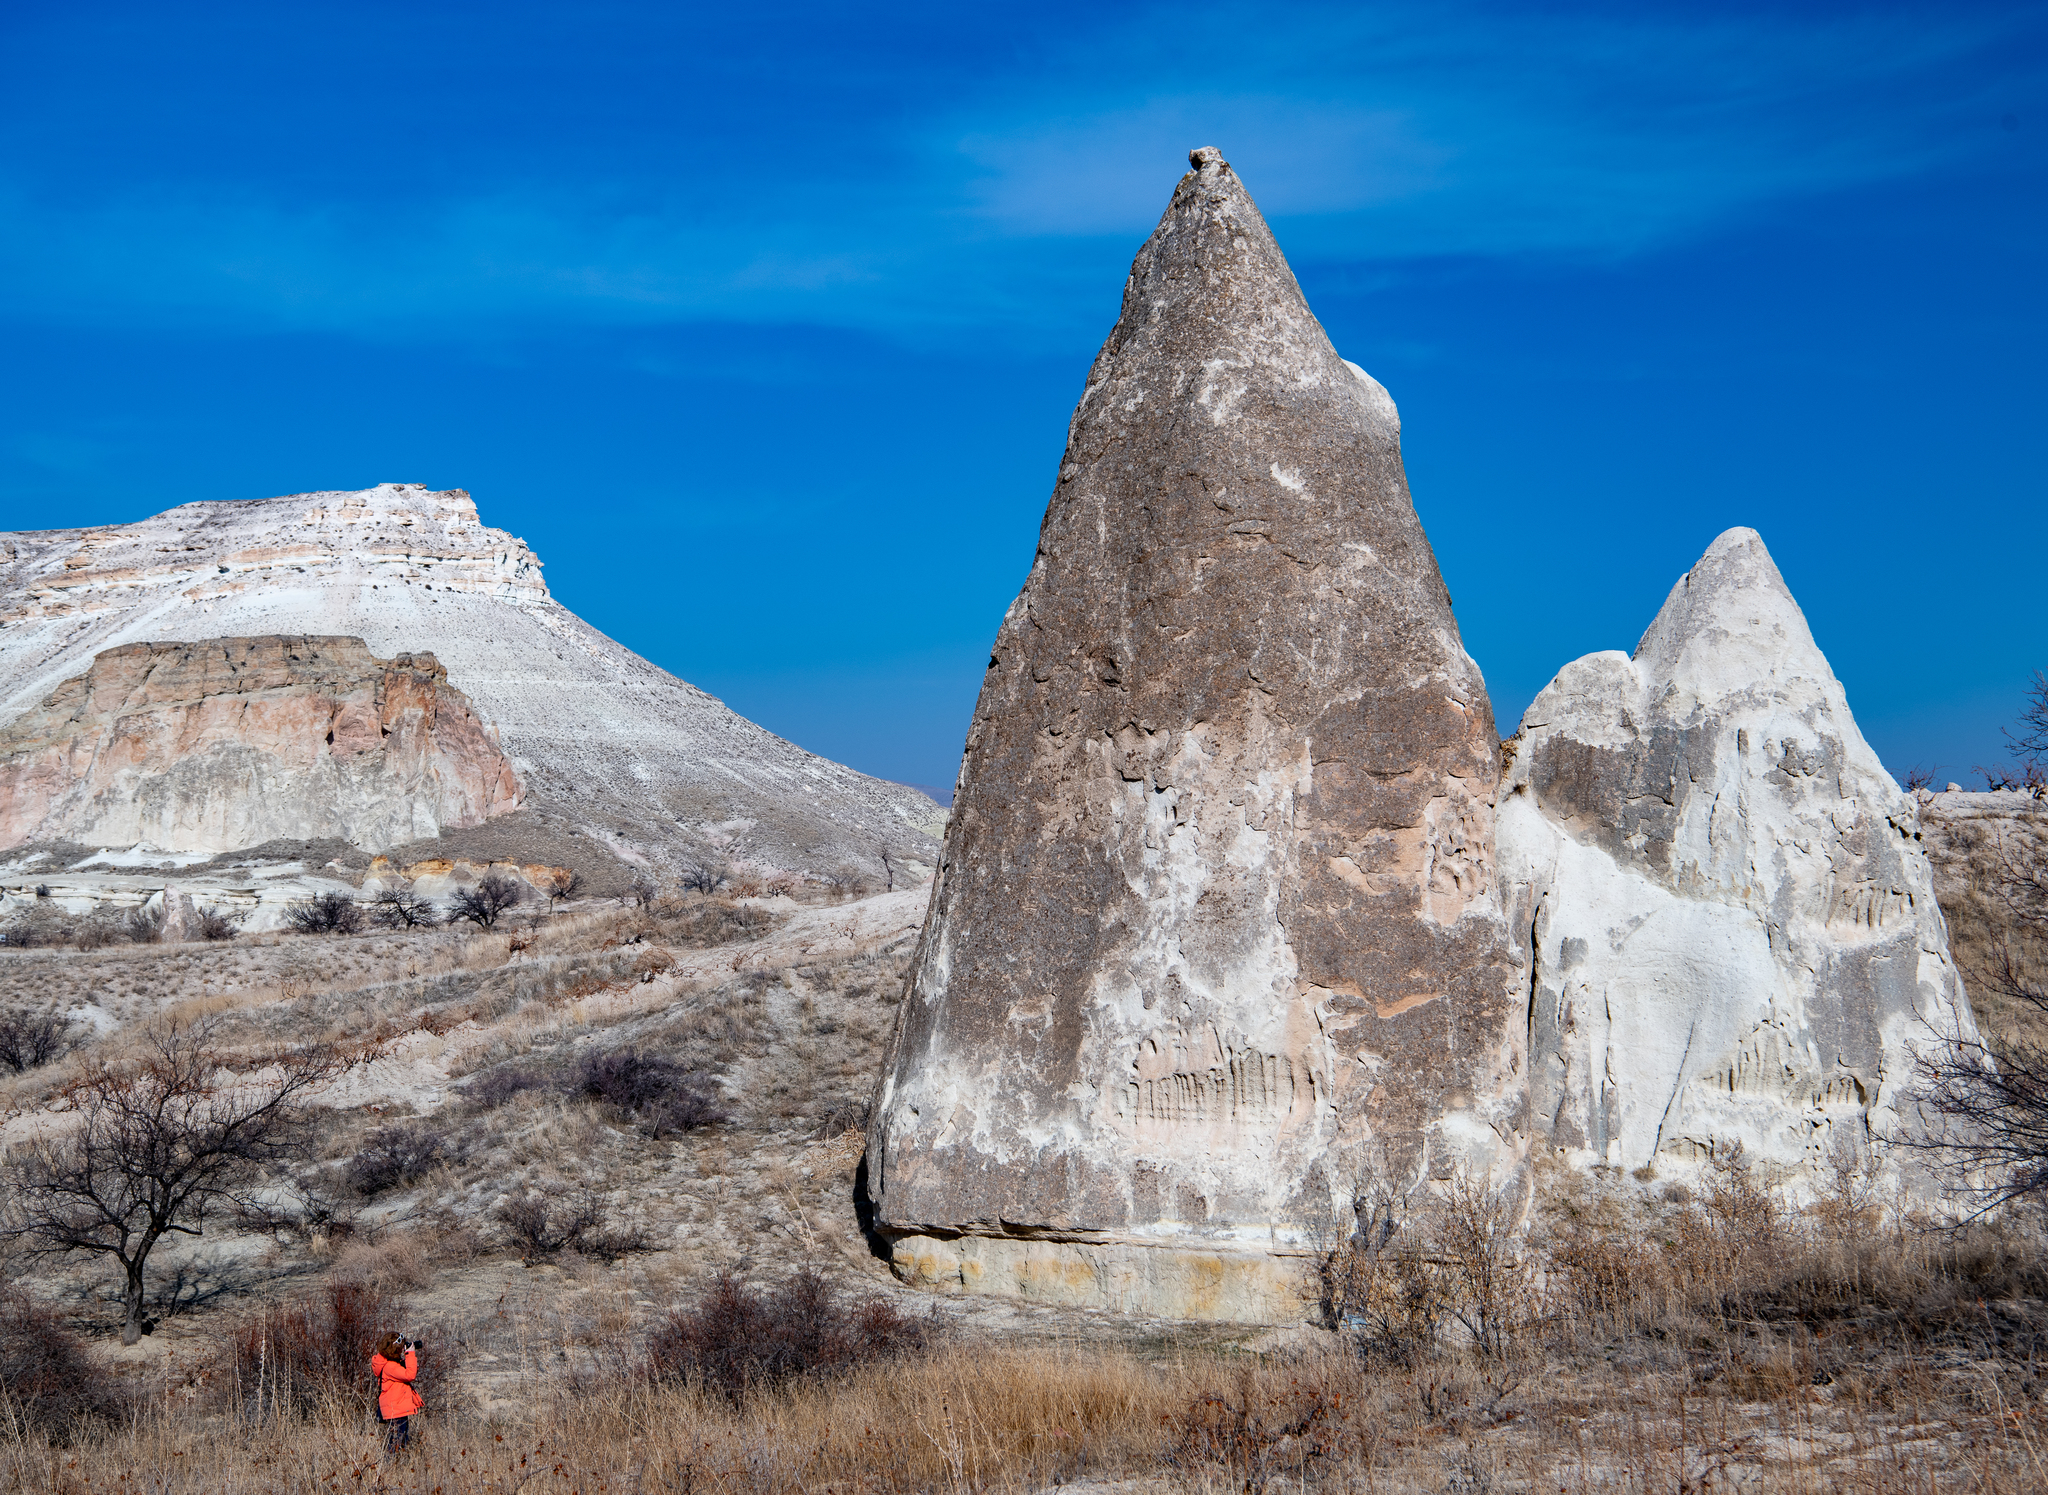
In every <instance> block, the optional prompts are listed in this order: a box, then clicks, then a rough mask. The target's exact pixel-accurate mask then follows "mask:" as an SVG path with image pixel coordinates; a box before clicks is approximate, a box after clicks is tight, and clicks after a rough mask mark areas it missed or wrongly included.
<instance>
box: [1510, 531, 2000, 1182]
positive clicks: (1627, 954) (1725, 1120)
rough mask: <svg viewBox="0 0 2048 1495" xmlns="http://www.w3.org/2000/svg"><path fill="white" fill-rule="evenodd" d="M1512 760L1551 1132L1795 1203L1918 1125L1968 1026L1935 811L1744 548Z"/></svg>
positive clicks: (1534, 1090)
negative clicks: (1880, 751) (1923, 1089)
mask: <svg viewBox="0 0 2048 1495" xmlns="http://www.w3.org/2000/svg"><path fill="white" fill-rule="evenodd" d="M1507 748H1508V751H1509V753H1510V754H1511V760H1510V763H1509V766H1508V769H1507V772H1506V775H1505V777H1504V780H1503V783H1502V786H1501V796H1500V809H1499V817H1498V826H1499V846H1500V859H1501V862H1500V865H1501V878H1502V882H1503V885H1504V892H1505V896H1506V898H1507V901H1508V908H1509V917H1510V920H1511V923H1512V925H1513V927H1514V930H1515V932H1516V935H1517V939H1518V944H1519V947H1520V953H1521V955H1522V957H1523V958H1524V960H1525V961H1526V962H1527V970H1528V980H1529V982H1530V989H1529V1089H1530V1125H1531V1129H1532V1132H1533V1133H1534V1135H1535V1136H1536V1137H1538V1138H1539V1139H1542V1140H1543V1141H1546V1142H1547V1143H1548V1144H1549V1145H1550V1146H1551V1147H1553V1148H1554V1149H1555V1150H1556V1151H1557V1152H1558V1153H1559V1154H1560V1155H1561V1156H1563V1157H1564V1158H1565V1159H1567V1160H1570V1161H1574V1162H1577V1163H1580V1164H1588V1163H1590V1164H1611V1165H1615V1166H1618V1167H1621V1168H1626V1169H1636V1168H1640V1167H1642V1166H1644V1165H1646V1164H1647V1165H1650V1166H1652V1167H1653V1168H1656V1167H1661V1168H1663V1169H1665V1170H1666V1171H1669V1170H1670V1169H1672V1168H1673V1167H1678V1168H1681V1169H1682V1168H1683V1167H1685V1166H1686V1165H1688V1164H1690V1163H1693V1162H1696V1161H1697V1160H1699V1159H1703V1158H1706V1157H1709V1156H1713V1155H1717V1154H1718V1155H1720V1156H1723V1157H1726V1156H1728V1155H1730V1154H1731V1153H1733V1152H1734V1151H1735V1150H1736V1149H1737V1148H1738V1147H1739V1148H1740V1149H1741V1151H1742V1154H1743V1155H1744V1156H1745V1157H1747V1158H1748V1159H1750V1160H1751V1161H1752V1162H1755V1163H1759V1164H1762V1165H1764V1166H1765V1167H1766V1168H1767V1169H1769V1170H1771V1171H1772V1173H1773V1174H1774V1176H1776V1177H1779V1178H1783V1179H1786V1180H1788V1181H1793V1180H1797V1179H1799V1178H1801V1177H1802V1176H1803V1177H1806V1178H1808V1179H1811V1178H1812V1177H1813V1175H1814V1174H1815V1173H1816V1172H1817V1171H1818V1170H1819V1169H1820V1168H1821V1167H1824V1166H1825V1165H1827V1164H1828V1163H1829V1162H1830V1161H1831V1159H1832V1158H1833V1157H1842V1156H1850V1157H1857V1158H1863V1157H1867V1156H1868V1154H1869V1152H1870V1143H1871V1141H1872V1140H1873V1139H1874V1138H1882V1137H1886V1136H1888V1135H1891V1134H1892V1133H1893V1132H1894V1131H1895V1130H1896V1129H1898V1128H1900V1127H1902V1126H1910V1125H1912V1124H1914V1116H1913V1110H1912V1088H1913V1086H1912V1081H1913V1069H1914V1065H1913V1055H1914V1051H1915V1049H1916V1047H1918V1046H1921V1045H1926V1044H1932V1043H1935V1042H1938V1041H1939V1040H1940V1039H1941V1038H1944V1037H1954V1036H1957V1035H1963V1036H1970V1035H1973V1034H1974V1032H1975V1028H1974V1024H1973V1022H1972V1018H1971V1015H1970V1008H1969V1003H1968V1001H1967V999H1966V998H1965V996H1964V994H1963V989H1962V985H1961V982H1960V981H1959V980H1958V978H1957V974H1956V970H1955V966H1954V963H1953V961H1952V960H1951V958H1950V955H1949V947H1948V937H1947V930H1946V927H1945V925H1944V922H1943V919H1942V914H1941V910H1940V908H1939V907H1938V906H1937V905H1936V903H1935V898H1934V883H1933V875H1932V872H1931V870H1930V868H1929V865H1928V860H1927V857H1926V855H1925V853H1924V851H1923V849H1922V845H1921V831H1920V820H1919V813H1918V810H1919V807H1918V805H1917V804H1916V803H1915V801H1914V799H1913V797H1912V796H1910V795H1908V794H1907V793H1906V792H1905V791H1904V790H1902V789H1900V788H1899V786H1898V785H1897V784H1896V783H1895V782H1893V780H1892V778H1891V776H1890V775H1889V774H1887V773H1886V772H1885V770H1884V768H1883V766H1882V765H1881V764H1880V763H1879V762H1878V759H1877V756H1876V754H1875V753H1873V752H1872V751H1871V749H1870V747H1869V745H1868V744H1867V743H1865V742H1864V740H1863V734H1862V733H1861V732H1859V731H1858V730H1857V727H1856V722H1855V719H1854V717H1853V716H1851V714H1850V711H1849V703H1848V700H1847V698H1846V696H1845V695H1844V693H1843V690H1842V687H1841V685H1840V683H1839V682H1837V681H1836V679H1835V676H1834V672H1833V671H1832V670H1831V669H1830V668H1829V667H1828V662H1827V660H1826V659H1825V658H1823V657H1822V655H1821V652H1820V650H1819V648H1818V647H1816V646H1815V644H1814V641H1813V636H1812V634H1811V633H1810V632H1809V631H1808V629H1807V625H1806V619H1805V618H1804V616H1802V614H1801V613H1800V610H1799V607H1798V604H1797V603H1795V602H1794V601H1793V599H1792V595H1791V593H1790V592H1789V591H1788V590H1787V589H1786V586H1785V583H1784V580H1783V578H1782V577H1781V576H1780V575H1779V573H1778V568H1777V567H1776V565H1774V564H1773V563H1772V561H1771V557H1770V555H1769V554H1768V553H1767V552H1766V551H1765V549H1764V543H1763V541H1762V539H1760V538H1759V537H1758V535H1757V534H1756V532H1755V531H1753V530H1747V529H1732V530H1729V531H1728V532H1727V533H1726V534H1724V535H1722V536H1721V537H1720V538H1719V539H1717V540H1716V541H1715V542H1714V543H1713V545H1712V546H1711V547H1709V549H1708V550H1707V553H1706V555H1705V556H1703V557H1702V558H1701V560H1700V562H1699V564H1697V565H1696V566H1694V567H1693V568H1692V570H1690V571H1689V572H1687V573H1686V574H1685V576H1683V577H1682V578H1680V579H1679V582H1678V584H1677V585H1676V586H1675V587H1673V588H1672V590H1671V594H1670V596H1669V598H1668V599H1667V600H1666V601H1665V603H1664V607H1663V610H1662V611H1660V612H1659V613H1658V614H1657V618H1656V620H1655V621H1654V622H1653V623H1652V624H1651V625H1650V628H1649V631H1648V632H1647V633H1645V634H1644V635H1643V638H1642V641H1641V643H1639V644H1638V645H1637V646H1636V651H1635V654H1634V655H1633V657H1631V656H1629V655H1626V654H1622V653H1619V652H1612V651H1610V652H1607V653H1602V654H1592V655H1588V656H1587V657H1586V658H1584V659H1580V660H1577V661H1574V662H1573V663H1571V664H1569V665H1566V666H1565V667H1564V669H1562V670H1561V671H1559V672H1558V675H1557V678H1556V679H1555V680H1553V681H1552V682H1551V683H1550V685H1549V686H1548V687H1546V688H1545V689H1544V691H1543V692H1542V693H1541V694H1540V695H1538V696H1537V697H1536V699H1535V701H1534V702H1533V703H1532V704H1531V705H1530V707H1529V709H1528V711H1527V713H1526V714H1525V715H1524V716H1523V718H1522V724H1521V729H1520V731H1519V732H1518V733H1517V734H1516V736H1515V737H1514V738H1513V739H1511V740H1510V742H1509V743H1508V745H1507Z"/></svg>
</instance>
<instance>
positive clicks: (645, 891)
mask: <svg viewBox="0 0 2048 1495" xmlns="http://www.w3.org/2000/svg"><path fill="white" fill-rule="evenodd" d="M660 896H661V884H660V883H658V882H656V881H655V880H654V879H653V878H652V877H650V876H649V875H648V874H647V873H645V872H635V873H634V874H633V880H632V881H631V882H629V883H627V884H626V891H625V892H624V893H622V894H620V895H619V900H620V902H622V903H630V904H632V905H633V906H634V907H635V908H646V907H647V906H648V905H649V904H650V903H652V902H654V900H655V899H657V898H659V897H660Z"/></svg>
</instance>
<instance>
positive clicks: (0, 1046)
mask: <svg viewBox="0 0 2048 1495" xmlns="http://www.w3.org/2000/svg"><path fill="white" fill-rule="evenodd" d="M68 1031H69V1024H68V1023H66V1022H65V1020H64V1019H63V1018H62V1017H59V1016H58V1015H57V1014H56V1013H54V1012H30V1011H29V1010H28V1009H27V1008H25V1007H10V1008H8V1009H7V1010H6V1011H4V1012H0V1064H5V1065H6V1066H7V1067H8V1068H9V1069H11V1070H13V1071H14V1072H15V1073H16V1074H25V1073H26V1072H27V1071H29V1070H31V1069H37V1068H40V1067H41V1066H42V1065H45V1064H48V1063H49V1062H50V1061H51V1060H53V1059H56V1058H57V1057H59V1056H60V1055H61V1054H63V1052H64V1047H65V1034H66V1033H67V1032H68Z"/></svg>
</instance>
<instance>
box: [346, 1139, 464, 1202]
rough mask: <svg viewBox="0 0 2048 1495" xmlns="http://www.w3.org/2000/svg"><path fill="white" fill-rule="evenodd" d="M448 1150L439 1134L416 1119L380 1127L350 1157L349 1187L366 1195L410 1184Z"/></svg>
mask: <svg viewBox="0 0 2048 1495" xmlns="http://www.w3.org/2000/svg"><path fill="white" fill-rule="evenodd" d="M446 1152H447V1149H446V1147H445V1145H444V1144H443V1143H442V1141H441V1136H440V1134H439V1133H438V1132H437V1131H435V1130H433V1129H432V1128H430V1127H426V1126H422V1125H420V1124H419V1123H418V1122H399V1123H398V1124H396V1125H394V1126H386V1127H379V1128H378V1129H377V1130H376V1131H374V1132H371V1133H370V1134H369V1136H367V1137H365V1138H364V1139H363V1145H362V1146H361V1147H360V1148H359V1149H357V1151H356V1155H355V1156H354V1157H352V1158H350V1159H349V1163H348V1169H347V1178H348V1186H349V1187H350V1188H351V1189H354V1190H355V1191H356V1192H357V1193H358V1194H361V1195H364V1196H365V1197H368V1196H369V1195H372V1194H381V1193H382V1192H383V1191H384V1190H386V1189H394V1188H397V1187H398V1186H399V1185H400V1184H408V1183H411V1182H412V1181H413V1180H414V1179H416V1178H418V1177H420V1176H421V1175H422V1174H424V1173H425V1172H426V1171H427V1170H428V1169H429V1168H431V1167H433V1166H434V1164H436V1163H438V1162H440V1161H441V1159H442V1158H443V1157H444V1156H445V1155H446Z"/></svg>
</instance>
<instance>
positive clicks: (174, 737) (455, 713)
mask: <svg viewBox="0 0 2048 1495" xmlns="http://www.w3.org/2000/svg"><path fill="white" fill-rule="evenodd" d="M519 793H520V791H519V781H518V779H517V777H516V776H515V775H514V774H513V772H512V766H511V764H509V763H508V762H506V760H505V755H504V754H503V753H502V752H501V751H500V750H499V748H498V744H497V742H496V741H495V740H494V739H493V738H492V736H491V734H490V733H489V732H488V731H487V730H486V729H485V728H484V725H483V723H482V722H481V721H479V720H478V719H477V716H476V713H475V711H474V710H472V709H471V707H470V703H469V702H468V701H467V700H466V699H465V698H464V697H463V695H462V693H461V692H460V691H458V690H455V689H454V688H452V687H451V686H450V685H449V684H448V677H447V672H446V671H445V670H443V669H442V668H441V666H440V663H439V662H438V661H437V660H435V658H434V656H433V655H431V654H401V655H399V656H397V657H396V658H394V659H376V658H373V657H372V656H371V654H370V651H369V650H368V649H367V648H365V647H364V645H363V641H362V640H361V639H353V638H307V637H303V636H302V637H279V636H275V635H273V636H270V637H267V638H253V639H248V638H236V639H213V640H209V641H207V642H204V643H190V644H185V643H170V644H124V645H122V646H121V647H119V648H116V649H109V650H107V651H106V652H105V653H103V654H101V655H100V656H99V657H98V658H97V659H95V660H94V661H93V663H92V668H91V669H89V670H87V671H86V673H85V674H83V675H81V676H79V677H78V678H76V679H74V680H67V681H65V682H64V683H63V684H62V685H60V686H58V687H57V689H56V690H55V691H53V692H52V693H51V694H50V696H49V698H48V699H47V700H45V701H44V702H43V703H42V704H41V705H40V706H38V707H36V708H35V709H34V710H32V711H28V712H25V713H23V714H22V715H20V716H17V717H16V718H15V719H14V720H13V721H11V722H9V723H8V724H7V725H6V726H5V727H0V849H5V848H8V847H13V846H19V845H21V844H22V843H24V842H28V841H71V842H77V843H81V844H84V845H88V846H133V845H136V844H138V843H147V844H149V845H151V846H154V847H156V848H157V849H159V850H161V851H171V852H179V851H232V850H235V849H237V848H240V847H246V846H256V845H259V844H261V843H263V842H265V841H270V840H273V839H289V840H299V841H311V840H318V839H321V838H323V837H337V838H339V839H342V840H345V841H349V842H352V843H354V844H355V845H357V846H361V847H363V848H365V849H366V850H370V851H380V850H382V849H383V848H385V847H387V846H393V845H398V844H401V843H404V842H408V841H417V840H422V839H425V838H428V837H433V836H438V835H440V833H441V831H442V830H443V828H445V827H458V826H471V825H478V824H481V823H482V822H483V821H484V820H486V819H489V818H490V817H492V816H494V815H503V814H508V813H510V812H511V811H513V810H516V809H517V808H518V807H519Z"/></svg>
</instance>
